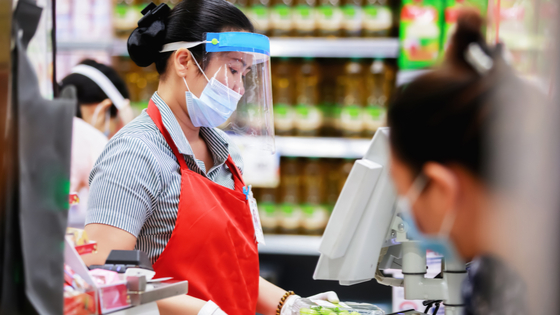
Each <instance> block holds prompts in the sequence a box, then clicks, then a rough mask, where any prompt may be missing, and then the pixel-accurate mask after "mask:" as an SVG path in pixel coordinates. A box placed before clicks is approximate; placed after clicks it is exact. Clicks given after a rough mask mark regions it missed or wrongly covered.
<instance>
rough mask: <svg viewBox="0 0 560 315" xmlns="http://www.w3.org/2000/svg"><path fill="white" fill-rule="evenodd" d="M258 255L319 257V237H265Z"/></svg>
mask: <svg viewBox="0 0 560 315" xmlns="http://www.w3.org/2000/svg"><path fill="white" fill-rule="evenodd" d="M264 241H265V243H266V245H259V253H260V254H276V255H307V256H319V245H320V244H321V237H320V236H307V235H265V236H264Z"/></svg>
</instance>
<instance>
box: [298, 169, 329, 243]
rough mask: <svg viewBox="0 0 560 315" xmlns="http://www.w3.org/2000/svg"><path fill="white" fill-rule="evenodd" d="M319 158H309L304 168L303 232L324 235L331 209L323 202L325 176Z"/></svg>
mask: <svg viewBox="0 0 560 315" xmlns="http://www.w3.org/2000/svg"><path fill="white" fill-rule="evenodd" d="M323 174H324V172H323V169H322V165H321V162H320V160H319V159H318V158H309V159H308V160H307V162H306V163H305V164H304V168H303V189H302V190H303V196H304V197H303V198H302V199H303V205H302V211H303V220H302V227H303V233H305V234H308V235H322V234H323V231H324V230H325V227H327V223H328V221H329V211H328V209H327V207H326V206H325V205H324V204H323V199H324V195H325V186H326V185H325V178H324V176H323Z"/></svg>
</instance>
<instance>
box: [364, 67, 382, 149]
mask: <svg viewBox="0 0 560 315" xmlns="http://www.w3.org/2000/svg"><path fill="white" fill-rule="evenodd" d="M366 78H367V79H366V83H367V90H368V92H369V93H368V98H367V103H366V107H365V109H364V116H363V118H364V137H367V138H371V137H373V135H374V134H375V132H376V131H377V129H378V128H379V127H382V126H384V125H385V124H386V116H387V110H386V102H387V96H386V94H385V84H386V83H385V81H386V78H385V64H384V63H383V60H381V59H377V60H374V61H373V63H372V64H371V66H370V67H369V71H368V74H367V76H366Z"/></svg>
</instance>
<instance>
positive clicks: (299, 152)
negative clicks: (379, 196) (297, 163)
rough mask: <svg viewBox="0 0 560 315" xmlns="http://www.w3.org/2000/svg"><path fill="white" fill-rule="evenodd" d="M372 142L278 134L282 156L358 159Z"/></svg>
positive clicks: (278, 144)
mask: <svg viewBox="0 0 560 315" xmlns="http://www.w3.org/2000/svg"><path fill="white" fill-rule="evenodd" d="M370 142H371V139H348V138H325V137H317V138H304V137H280V136H276V150H277V151H278V154H280V155H281V156H299V157H318V158H353V159H358V158H361V157H363V156H364V155H365V153H366V151H367V149H368V147H369V144H370Z"/></svg>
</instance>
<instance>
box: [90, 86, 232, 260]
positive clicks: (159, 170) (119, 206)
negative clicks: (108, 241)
mask: <svg viewBox="0 0 560 315" xmlns="http://www.w3.org/2000/svg"><path fill="white" fill-rule="evenodd" d="M152 100H153V101H154V103H155V104H156V105H157V107H158V109H159V111H160V113H161V117H162V121H163V124H164V125H165V128H166V129H167V130H168V131H169V134H170V135H171V138H172V139H173V142H174V143H175V145H176V146H177V149H178V150H179V153H181V154H182V155H183V157H184V158H185V161H186V162H187V165H188V167H189V169H190V170H192V171H195V172H197V173H199V174H200V175H202V176H205V177H207V178H208V179H210V180H212V181H214V182H215V183H217V184H220V185H222V186H224V187H227V188H230V189H234V181H233V175H232V173H231V171H230V170H229V168H228V167H227V165H226V164H225V162H226V160H227V158H228V155H231V157H232V159H233V161H234V163H235V165H237V167H238V168H239V169H240V170H241V171H242V170H243V161H242V159H241V155H240V153H239V151H238V149H237V147H236V146H235V144H234V143H232V142H231V140H230V139H229V137H228V136H227V135H226V134H225V133H224V132H223V131H221V130H219V129H216V128H205V127H202V128H200V135H201V136H202V138H203V139H204V141H205V142H206V145H207V146H208V149H209V150H210V152H211V154H212V158H213V161H214V166H213V167H212V168H211V169H210V170H209V171H208V172H206V168H205V166H204V162H202V161H200V160H198V159H196V158H195V156H194V153H193V151H192V148H191V146H190V145H189V142H188V141H187V138H186V137H185V135H184V133H183V131H182V129H181V127H180V126H179V123H178V122H177V119H176V118H175V116H174V115H173V112H172V111H171V109H170V108H169V107H168V106H167V104H165V102H164V101H163V100H162V99H161V97H159V95H158V94H157V92H156V93H154V95H153V96H152ZM89 183H90V195H89V201H88V210H87V214H86V225H87V224H91V223H100V224H107V225H111V226H114V227H117V228H119V229H122V230H125V231H127V232H129V233H130V234H132V235H134V236H136V238H137V241H136V249H140V250H142V251H144V252H146V253H147V254H148V256H149V257H150V259H151V261H152V263H154V262H155V261H156V260H157V258H158V257H159V255H160V254H161V253H162V252H163V249H164V248H165V246H166V244H167V241H169V238H170V237H171V233H172V232H173V229H174V228H175V221H176V219H177V210H178V205H179V197H180V193H181V174H180V166H179V162H178V161H177V158H176V157H175V155H174V154H173V151H172V150H171V147H169V145H168V144H167V142H166V141H165V138H164V137H163V135H162V134H161V132H160V131H159V129H158V128H157V126H156V125H155V123H154V122H153V121H152V119H151V118H150V116H149V115H148V113H147V112H146V111H145V110H144V111H143V112H142V114H141V115H140V116H139V117H137V118H136V119H134V120H133V121H132V122H130V123H129V124H128V125H126V126H125V127H124V128H123V129H121V130H120V131H119V132H118V133H117V134H116V135H115V136H114V137H113V138H111V140H110V141H109V143H108V144H107V146H106V147H105V149H104V151H103V153H102V154H101V156H100V157H99V159H98V160H97V162H96V163H95V165H94V167H93V169H92V171H91V174H90V178H89Z"/></svg>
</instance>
